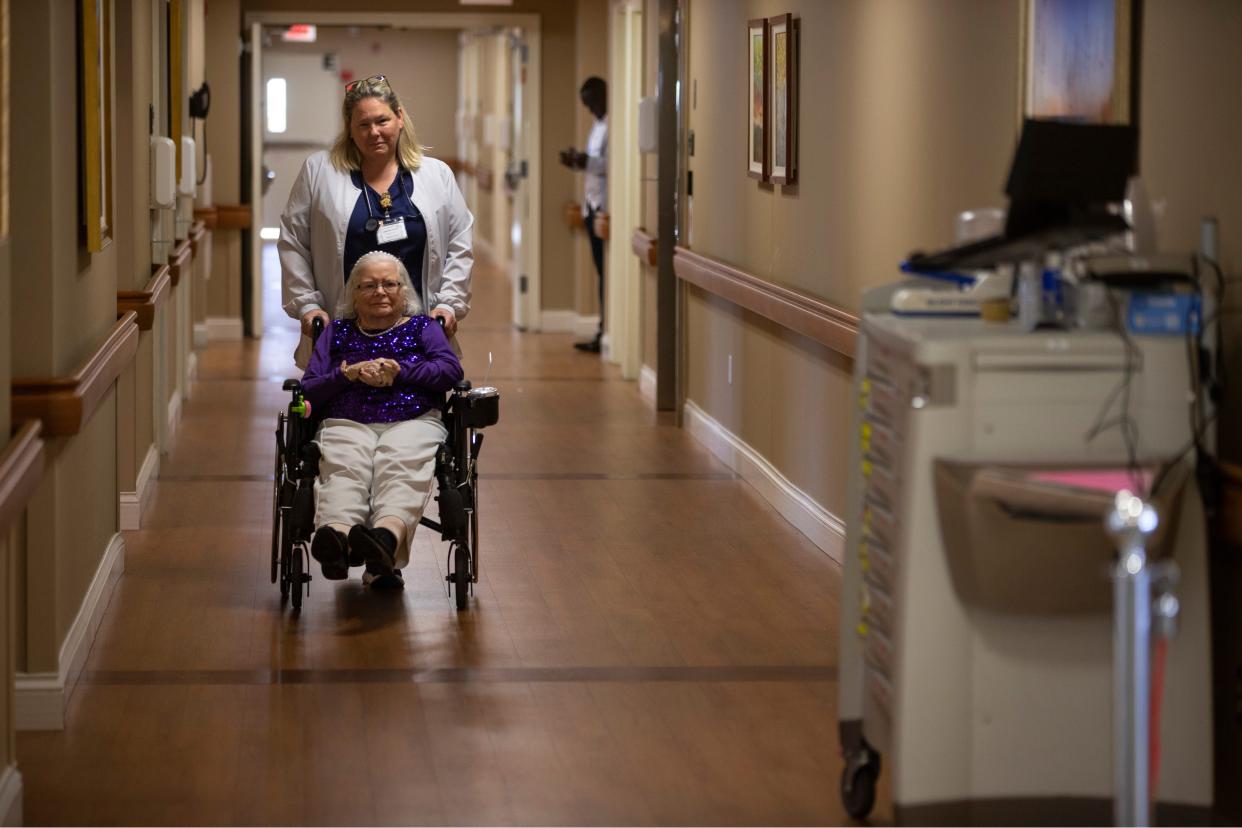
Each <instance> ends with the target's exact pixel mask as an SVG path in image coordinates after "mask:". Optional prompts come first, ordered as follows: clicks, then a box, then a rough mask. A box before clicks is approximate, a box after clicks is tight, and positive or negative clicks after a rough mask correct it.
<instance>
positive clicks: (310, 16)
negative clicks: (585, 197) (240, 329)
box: [242, 11, 543, 330]
mask: <svg viewBox="0 0 1242 828" xmlns="http://www.w3.org/2000/svg"><path fill="white" fill-rule="evenodd" d="M243 22H244V24H245V26H246V29H247V31H251V27H252V26H280V25H284V26H289V25H292V24H294V23H313V24H315V25H318V26H400V27H402V28H410V29H481V28H486V27H490V26H499V27H504V28H518V29H521V30H522V31H523V33H524V35H525V36H526V38H527V41H526V45H527V48H528V53H527V91H528V93H529V96H528V99H527V100H524V101H523V102H522V104H523V106H524V107H525V108H526V119H525V120H526V123H527V124H529V132H528V133H527V136H526V142H525V143H526V148H527V149H528V150H529V151H530V152H529V157H528V158H527V159H526V161H527V171H528V175H527V179H526V182H525V186H526V187H527V188H528V190H527V197H528V198H529V204H530V205H531V206H530V209H529V210H527V212H526V215H527V219H528V222H529V226H528V227H526V228H525V229H524V231H523V233H522V250H521V251H520V252H521V258H522V261H523V262H524V263H525V264H526V265H527V267H528V268H529V269H528V270H526V273H528V274H530V278H528V279H527V292H526V294H525V295H524V296H522V297H516V296H515V302H518V301H520V302H524V303H525V307H526V308H527V310H529V311H533V312H531V313H530V314H529V317H530V318H529V322H528V328H529V329H533V330H539V329H540V328H541V327H542V324H541V322H540V317H541V315H542V313H541V309H542V308H543V299H542V279H543V270H542V261H543V247H542V246H543V230H542V216H541V212H542V210H541V207H542V204H543V192H542V190H543V180H542V168H541V164H540V157H539V148H540V147H541V146H542V137H541V135H540V129H541V125H542V118H541V115H542V100H541V99H542V82H543V81H542V78H543V75H542V62H541V59H540V53H541V44H542V32H541V29H540V25H539V24H540V19H539V15H537V14H530V13H506V12H312V11H305V12H294V11H249V12H246V13H245V15H244V17H243ZM251 67H252V68H251V74H252V77H251V78H249V79H247V78H242V82H243V83H247V82H252V83H256V84H257V83H259V82H260V80H259V79H258V78H259V75H260V74H261V72H262V69H261V67H260V66H259V62H258V61H257V60H252V62H251ZM451 91H453V90H450V92H451ZM459 100H460V98H459ZM256 105H257V104H256ZM260 123H261V122H260ZM251 141H252V142H253V143H252V149H253V151H254V153H255V158H256V164H255V167H256V168H261V166H262V164H261V157H262V141H263V134H262V131H261V130H260V132H259V133H258V136H257V138H256V137H255V134H254V130H253V129H252V130H251ZM261 184H262V181H261V176H256V175H252V176H251V193H250V196H251V203H252V204H262V189H261ZM254 233H255V234H256V235H255V241H256V243H257V242H258V236H257V234H258V229H255V230H254ZM515 258H517V257H515ZM254 281H255V282H257V283H259V288H260V290H261V288H262V284H261V283H262V278H261V271H260V270H256V271H255V278H254ZM512 287H513V290H514V292H515V294H516V292H517V291H518V290H519V284H518V280H516V279H515V280H514V283H513V286H512ZM256 330H259V329H256Z"/></svg>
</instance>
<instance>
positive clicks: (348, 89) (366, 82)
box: [345, 75, 392, 95]
mask: <svg viewBox="0 0 1242 828" xmlns="http://www.w3.org/2000/svg"><path fill="white" fill-rule="evenodd" d="M372 84H374V85H376V86H379V85H381V84H382V85H384V86H388V78H387V77H385V76H384V75H372V76H371V77H369V78H363V79H362V80H356V81H350V82H349V83H347V84H345V94H346V95H349V94H351V93H353V92H357V91H361V90H362V88H363V87H364V86H371V85H372ZM388 88H389V89H391V88H392V87H391V86H389V87H388Z"/></svg>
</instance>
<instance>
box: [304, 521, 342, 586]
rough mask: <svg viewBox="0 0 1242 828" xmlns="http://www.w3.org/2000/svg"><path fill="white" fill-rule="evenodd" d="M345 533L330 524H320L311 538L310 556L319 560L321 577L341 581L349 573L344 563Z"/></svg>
mask: <svg viewBox="0 0 1242 828" xmlns="http://www.w3.org/2000/svg"><path fill="white" fill-rule="evenodd" d="M346 544H347V541H346V539H345V535H344V534H342V533H341V532H338V531H336V530H335V529H333V528H332V527H330V526H320V527H319V530H318V531H317V532H315V537H314V538H313V539H312V540H311V557H312V558H314V559H315V560H317V561H319V565H320V567H322V568H323V577H325V578H327V579H328V580H329V581H343V580H345V578H346V577H348V575H349V567H347V566H346V565H345V550H346Z"/></svg>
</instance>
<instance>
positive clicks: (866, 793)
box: [841, 746, 880, 820]
mask: <svg viewBox="0 0 1242 828" xmlns="http://www.w3.org/2000/svg"><path fill="white" fill-rule="evenodd" d="M879 778H880V754H878V753H876V752H875V751H874V750H872V749H871V748H870V747H867V746H864V747H862V748H860V749H859V750H857V751H855V752H854V753H853V754H852V755H850V756H847V757H846V760H845V767H844V768H842V769H841V802H842V804H844V805H845V812H846V813H847V814H849V815H850V816H851V817H853V818H854V819H859V820H861V819H866V818H867V814H869V813H871V809H872V807H874V806H875V785H876V781H877V780H878V779H879Z"/></svg>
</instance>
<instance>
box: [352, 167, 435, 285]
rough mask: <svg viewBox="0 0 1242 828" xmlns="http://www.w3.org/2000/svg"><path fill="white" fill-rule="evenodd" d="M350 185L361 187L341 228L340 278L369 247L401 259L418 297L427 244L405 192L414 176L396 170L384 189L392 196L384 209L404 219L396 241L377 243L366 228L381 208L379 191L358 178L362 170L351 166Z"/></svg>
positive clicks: (418, 216)
mask: <svg viewBox="0 0 1242 828" xmlns="http://www.w3.org/2000/svg"><path fill="white" fill-rule="evenodd" d="M350 175H351V177H352V178H353V180H354V186H355V187H357V188H358V189H360V190H362V192H361V193H359V194H358V201H357V202H356V203H355V204H354V212H353V213H352V214H351V215H350V217H349V226H348V227H347V228H346V229H345V262H344V264H345V272H344V273H343V274H342V275H343V278H344V279H346V280H348V279H349V272H350V271H351V270H353V269H354V264H355V263H356V262H357V261H358V260H359V259H360V258H362V255H363V254H364V253H370V252H371V251H372V250H383V251H384V252H385V253H391V254H392V255H394V256H396V257H397V258H398V259H400V260H401V263H402V264H404V265H405V269H406V270H407V271H409V273H410V281H412V282H413V283H414V290H416V291H417V292H418V298H419V300H420V301H421V300H422V298H423V250H424V249H426V247H427V225H426V224H425V223H424V222H423V215H422V213H420V212H418V208H417V207H415V206H414V202H413V201H411V200H410V196H409V194H410V193H411V192H413V191H414V176H413V175H412V174H411V173H410V172H409V171H408V170H399V171H398V173H397V176H396V177H395V178H393V180H392V185H391V186H389V188H388V192H389V194H390V195H391V196H392V207H390V208H389V209H388V216H389V218H397V217H400V218H402V219H404V220H405V233H406V237H405V238H404V239H401V240H400V241H395V242H388V243H387V244H379V243H378V241H377V240H376V235H375V234H376V231H375V230H367V219H368V218H372V217H374V218H375V219H376V220H377V221H378V220H380V219H382V218H383V217H384V210H383V209H382V208H381V207H380V206H379V193H377V192H376V191H375V190H373V189H371V188H370V187H369V186H367V184H366V182H364V181H363V180H362V173H361V172H359V171H358V170H354V171H353V172H352V173H351V174H350ZM368 198H369V199H370V207H371V209H370V212H368V211H367V199H368Z"/></svg>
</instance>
